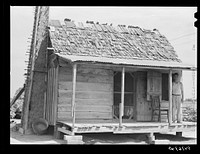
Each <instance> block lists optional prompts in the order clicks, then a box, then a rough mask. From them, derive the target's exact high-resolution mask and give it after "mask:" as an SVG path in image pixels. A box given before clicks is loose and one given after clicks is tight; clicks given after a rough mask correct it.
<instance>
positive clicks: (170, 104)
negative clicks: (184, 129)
mask: <svg viewBox="0 0 200 154" xmlns="http://www.w3.org/2000/svg"><path fill="white" fill-rule="evenodd" d="M168 116H169V124H170V125H171V124H172V70H169V115H168Z"/></svg>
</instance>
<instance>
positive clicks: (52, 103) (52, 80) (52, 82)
mask: <svg viewBox="0 0 200 154" xmlns="http://www.w3.org/2000/svg"><path fill="white" fill-rule="evenodd" d="M57 81H58V67H52V68H50V69H49V70H48V80H47V99H46V100H47V101H46V111H45V113H46V114H45V119H46V120H47V121H48V123H49V124H50V125H55V123H56V118H57V102H58V82H57Z"/></svg>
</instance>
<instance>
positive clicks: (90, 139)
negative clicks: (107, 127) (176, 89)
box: [10, 131, 197, 145]
mask: <svg viewBox="0 0 200 154" xmlns="http://www.w3.org/2000/svg"><path fill="white" fill-rule="evenodd" d="M82 135H83V144H87V145H89V144H147V143H146V141H147V138H146V136H145V135H144V134H112V133H101V134H82ZM155 138H156V141H157V142H156V144H176V145H178V144H179V145H184V144H197V135H196V132H183V137H178V136H175V133H168V134H160V133H156V134H155ZM10 144H66V141H65V140H60V139H54V138H53V136H52V135H22V134H20V133H19V132H15V131H10Z"/></svg>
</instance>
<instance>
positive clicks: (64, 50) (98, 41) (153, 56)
mask: <svg viewBox="0 0 200 154" xmlns="http://www.w3.org/2000/svg"><path fill="white" fill-rule="evenodd" d="M49 32H50V40H51V43H52V47H53V48H54V52H55V53H59V55H73V56H90V57H106V58H114V59H134V60H137V59H138V60H142V59H143V60H151V61H152V60H154V61H167V62H181V60H180V59H178V56H177V54H176V52H175V51H174V48H173V47H172V46H171V44H170V43H169V41H168V40H167V39H166V37H165V36H163V35H161V34H160V33H159V32H158V30H156V29H154V30H152V31H151V30H145V29H141V28H140V27H133V26H129V27H128V28H126V27H125V26H124V25H119V26H116V27H115V26H110V25H103V24H94V23H87V24H83V23H81V22H77V23H75V22H72V21H68V20H65V24H61V23H60V22H59V21H58V20H50V22H49Z"/></svg>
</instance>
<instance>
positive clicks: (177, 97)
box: [172, 73, 184, 123]
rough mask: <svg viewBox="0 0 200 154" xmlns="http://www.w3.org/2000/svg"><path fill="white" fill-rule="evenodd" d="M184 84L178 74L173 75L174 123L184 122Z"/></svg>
mask: <svg viewBox="0 0 200 154" xmlns="http://www.w3.org/2000/svg"><path fill="white" fill-rule="evenodd" d="M183 98H184V94H183V84H182V82H180V80H179V75H178V73H175V74H174V75H173V83H172V121H173V122H176V121H177V122H178V123H181V122H182V113H181V111H182V110H181V106H182V103H183Z"/></svg>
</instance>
